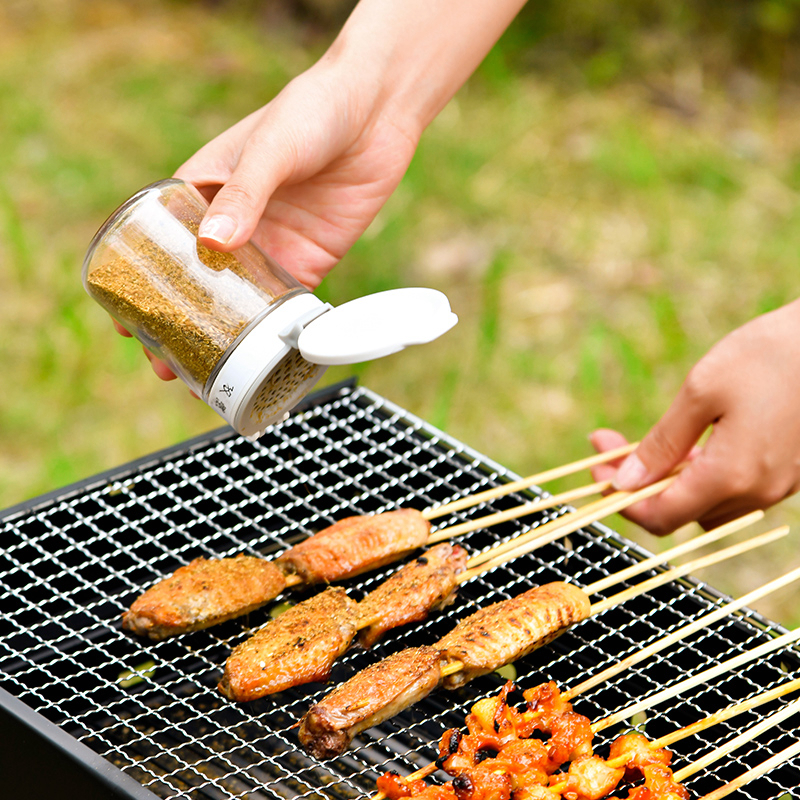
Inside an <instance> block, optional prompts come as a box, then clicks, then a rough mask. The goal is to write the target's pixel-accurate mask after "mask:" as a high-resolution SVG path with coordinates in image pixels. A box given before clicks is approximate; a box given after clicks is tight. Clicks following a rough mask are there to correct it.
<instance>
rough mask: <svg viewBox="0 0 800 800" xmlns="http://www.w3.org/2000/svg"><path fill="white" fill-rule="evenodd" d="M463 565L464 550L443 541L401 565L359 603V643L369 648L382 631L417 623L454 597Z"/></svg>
mask: <svg viewBox="0 0 800 800" xmlns="http://www.w3.org/2000/svg"><path fill="white" fill-rule="evenodd" d="M466 568H467V551H466V550H464V548H463V547H460V546H459V545H457V544H456V545H452V544H449V543H447V542H443V543H442V544H437V545H435V546H434V547H431V548H430V550H426V551H425V552H424V553H423V554H422V555H421V556H420V557H419V558H417V559H415V560H414V561H412V562H411V563H409V564H406V565H405V566H403V567H401V568H400V569H399V570H398V571H397V572H395V573H394V575H392V576H391V577H390V578H388V579H387V580H385V581H384V582H383V583H382V584H381V585H380V586H378V588H377V589H375V590H373V591H372V592H370V593H369V594H368V595H367V596H366V597H365V598H364V599H363V600H362V601H361V602H360V603H359V604H358V613H359V628H360V629H361V630H360V632H359V634H358V641H359V643H360V644H361V645H362V646H363V647H366V648H369V647H372V645H373V644H375V642H377V641H378V639H380V637H381V636H383V634H384V633H385V632H386V631H388V630H390V629H392V628H398V627H400V626H401V625H407V624H409V623H411V622H421V621H422V620H424V619H426V618H427V617H428V615H429V614H430V612H431V611H435V610H437V609H439V608H444V606H446V605H448V604H449V603H451V602H452V601H453V600H454V599H455V595H456V587H457V586H458V581H457V580H456V579H457V577H458V576H459V575H460V574H461V573H462V572H464V570H466Z"/></svg>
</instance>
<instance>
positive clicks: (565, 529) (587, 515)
mask: <svg viewBox="0 0 800 800" xmlns="http://www.w3.org/2000/svg"><path fill="white" fill-rule="evenodd" d="M676 477H677V476H675V475H670V476H669V477H667V478H663V479H662V480H660V481H657V482H656V483H653V484H650V486H645V487H644V488H643V489H638V490H637V491H635V492H614V494H611V495H609V496H608V497H604V498H602V499H601V500H595V501H594V502H593V503H587V504H586V505H585V506H582V507H581V508H579V509H578V510H577V511H573V512H570V513H569V514H565V515H564V516H562V517H559V518H558V519H554V520H551V521H550V522H546V523H545V524H544V525H540V526H539V527H538V528H534V529H533V530H532V531H530V532H529V533H527V534H524V535H522V536H517V537H516V538H515V539H513V540H512V541H510V542H506V544H504V545H499V546H498V547H496V548H494V549H493V550H492V555H491V556H487V553H481V554H479V555H477V556H474V557H473V558H471V559H470V560H469V562H468V566H469V567H470V568H472V567H476V566H478V565H479V564H482V563H483V562H484V561H488V560H489V559H490V558H491V559H493V560H498V559H499V557H500V555H502V554H505V553H511V552H514V551H515V550H521V549H522V548H523V547H527V545H528V543H529V542H532V541H535V542H536V545H535V546H536V547H541V546H543V545H545V544H549V543H550V542H553V541H555V540H556V539H560V538H561V537H562V536H566V535H567V534H568V533H573V532H574V531H576V530H578V529H579V528H582V527H584V526H586V525H589V524H591V523H592V522H597V520H599V519H602V518H603V517H606V516H609V515H610V514H615V513H616V512H617V511H621V510H622V509H624V508H627V507H628V506H631V505H633V504H634V503H638V502H639V501H640V500H644V499H646V498H648V497H652V496H653V495H656V494H659V493H660V492H663V491H664V489H666V488H667V487H668V486H669V485H670V484H671V483H672V482H673V481H674V480H675V478H676ZM522 552H525V551H522ZM510 557H512V558H513V556H510ZM497 563H498V564H501V563H503V562H502V561H498V562H497Z"/></svg>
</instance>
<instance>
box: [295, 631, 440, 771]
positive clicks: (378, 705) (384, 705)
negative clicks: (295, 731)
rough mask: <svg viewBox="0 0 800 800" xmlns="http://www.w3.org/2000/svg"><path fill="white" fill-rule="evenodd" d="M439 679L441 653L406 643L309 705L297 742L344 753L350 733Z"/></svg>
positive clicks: (316, 750)
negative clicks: (407, 645) (319, 700)
mask: <svg viewBox="0 0 800 800" xmlns="http://www.w3.org/2000/svg"><path fill="white" fill-rule="evenodd" d="M441 681H442V654H441V653H440V652H439V651H438V650H436V649H435V648H433V647H410V648H407V649H406V650H401V651H400V652H399V653H395V654H394V655H392V656H389V657H388V658H387V659H385V660H383V661H381V662H379V663H378V664H373V665H372V666H371V667H367V668H366V669H365V670H362V671H361V672H359V673H357V674H356V675H354V676H353V677H352V678H351V679H350V680H349V681H347V682H346V683H343V684H342V685H341V686H340V687H339V688H338V689H335V690H334V691H333V692H331V693H330V694H329V695H328V696H327V697H325V698H323V700H322V701H321V702H319V703H317V704H316V705H315V706H312V708H311V709H309V711H308V713H307V714H306V715H305V716H304V717H303V720H302V723H301V725H300V732H299V735H300V742H301V744H302V745H303V747H304V748H305V749H306V751H307V752H309V753H311V754H312V755H313V756H316V757H317V758H333V757H334V756H337V755H340V754H341V753H343V752H344V751H345V750H346V749H347V747H348V745H349V744H350V742H351V740H352V738H353V737H354V736H355V735H356V734H358V733H360V732H361V731H363V730H366V729H367V728H371V727H372V726H373V725H378V724H379V723H381V722H383V721H384V720H386V719H389V718H390V717H393V716H394V715H395V714H397V713H399V712H400V711H402V710H403V709H404V708H408V707H409V706H411V705H413V704H414V703H416V702H417V701H418V700H421V699H422V698H423V697H426V696H427V695H429V694H430V693H431V692H432V691H433V690H434V689H436V688H437V687H438V686H439V684H440V683H441Z"/></svg>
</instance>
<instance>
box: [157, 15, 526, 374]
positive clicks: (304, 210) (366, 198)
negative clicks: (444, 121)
mask: <svg viewBox="0 0 800 800" xmlns="http://www.w3.org/2000/svg"><path fill="white" fill-rule="evenodd" d="M523 5H524V0H493V2H490V3H487V2H485V1H484V0H361V2H360V3H359V4H358V5H357V6H356V8H355V9H354V10H353V12H352V14H351V15H350V17H349V19H348V20H347V22H346V23H345V25H344V27H343V28H342V30H341V32H340V33H339V35H338V36H337V37H336V39H335V41H334V42H333V43H332V44H331V46H330V48H329V49H328V50H327V52H326V53H325V54H324V55H323V56H322V58H320V60H319V61H318V62H317V63H316V64H314V65H313V66H312V67H311V68H309V69H308V70H307V71H306V72H304V73H302V74H301V75H299V76H298V77H296V78H295V79H294V80H292V81H291V82H290V83H289V84H287V86H286V87H285V88H284V89H283V90H282V91H281V92H280V93H279V94H278V95H277V96H276V97H275V98H274V99H273V100H271V101H270V102H269V103H267V104H266V105H265V106H263V107H262V108H260V109H258V110H257V111H255V112H253V113H252V114H250V115H249V116H248V117H246V118H245V119H243V120H241V121H239V122H237V123H236V124H235V125H233V127H231V128H229V129H228V130H226V131H225V132H223V133H222V134H220V135H219V136H218V137H216V138H215V139H213V140H212V141H211V142H209V143H208V144H207V145H205V146H204V147H203V148H201V149H200V150H199V151H198V152H197V153H195V154H194V155H193V156H192V157H191V158H190V159H189V160H188V161H187V162H186V163H185V164H183V165H182V166H181V167H180V168H179V169H178V170H177V172H176V176H177V177H180V178H182V179H184V180H186V181H188V182H190V183H193V184H195V185H196V186H197V187H198V188H200V189H201V191H203V193H204V194H205V195H206V197H207V198H208V199H210V200H211V206H210V208H209V211H208V213H207V215H206V218H205V220H204V223H203V225H202V227H201V229H200V238H201V239H202V241H203V243H204V244H206V245H208V246H209V247H212V248H215V249H218V250H232V249H235V248H236V247H239V246H241V245H242V244H244V243H245V242H246V241H248V240H250V239H252V240H253V241H254V242H255V243H256V244H258V245H259V246H261V247H262V249H264V250H265V251H266V252H267V253H268V254H269V255H270V256H272V257H273V258H274V259H275V260H276V261H277V262H278V263H279V264H281V265H282V266H284V267H285V268H286V269H287V270H288V271H289V272H291V273H292V274H293V275H294V276H295V277H296V278H297V279H298V280H300V281H301V282H302V283H304V284H306V285H307V286H309V287H310V288H314V287H315V286H316V285H317V284H318V283H319V282H320V281H321V280H322V279H323V277H324V276H325V275H326V274H327V273H328V272H329V271H330V270H331V269H332V268H333V267H334V266H335V264H337V263H338V261H339V260H340V259H341V258H342V256H343V255H344V254H345V253H346V252H347V250H349V248H350V247H351V246H352V245H353V243H354V242H355V241H356V240H357V239H358V238H359V236H361V234H362V233H363V232H364V231H365V230H366V228H367V226H368V225H369V224H370V222H371V221H372V220H373V219H374V217H375V215H376V214H377V213H378V211H379V210H380V209H381V208H382V206H383V205H384V203H385V202H386V201H387V200H388V198H389V197H390V195H391V194H392V192H393V191H394V189H395V188H396V187H397V185H398V184H399V182H400V180H401V179H402V177H403V175H404V173H405V171H406V169H407V168H408V165H409V163H410V162H411V159H412V157H413V155H414V152H415V150H416V146H417V143H418V141H419V137H420V136H421V135H422V132H423V131H424V129H425V127H426V126H427V125H428V124H429V123H430V122H431V121H432V120H433V119H434V117H435V116H436V115H437V114H438V113H439V111H441V109H442V108H444V106H445V105H446V104H447V102H448V101H449V100H450V98H451V97H452V96H453V95H454V94H455V93H456V91H457V90H458V89H459V87H460V86H461V85H462V84H463V83H464V82H465V81H466V80H467V78H468V77H469V76H470V75H471V74H472V72H473V71H474V70H475V69H476V67H477V66H478V65H479V64H480V62H481V61H482V60H483V58H484V56H485V55H486V53H487V52H488V51H489V50H490V49H491V47H492V46H493V45H494V43H495V42H496V40H497V39H498V38H499V36H500V35H501V34H502V32H503V31H504V30H505V28H506V27H507V26H508V24H509V23H510V22H511V20H512V19H513V18H514V16H515V15H516V14H517V12H518V11H519V9H520V8H521V7H522V6H523ZM148 357H149V358H150V361H151V363H152V364H153V368H154V370H155V371H156V374H158V375H159V377H162V378H164V379H170V378H172V377H174V375H173V374H172V372H171V371H170V370H169V368H168V367H167V366H166V365H165V364H163V363H162V362H160V361H158V360H157V359H155V358H154V357H152V356H150V355H149V354H148Z"/></svg>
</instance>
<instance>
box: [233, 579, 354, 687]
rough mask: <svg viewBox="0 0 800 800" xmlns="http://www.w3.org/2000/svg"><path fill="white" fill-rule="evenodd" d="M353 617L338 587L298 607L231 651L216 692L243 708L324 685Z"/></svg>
mask: <svg viewBox="0 0 800 800" xmlns="http://www.w3.org/2000/svg"><path fill="white" fill-rule="evenodd" d="M357 617H358V612H357V610H356V603H355V602H354V601H353V600H351V599H350V598H349V597H348V596H347V594H346V593H345V591H344V589H342V588H340V587H331V588H329V589H326V590H325V591H324V592H321V593H320V594H318V595H315V596H314V597H310V598H309V599H308V600H304V601H303V602H302V603H298V604H297V605H296V606H293V607H292V608H290V609H289V610H288V611H286V612H284V613H283V614H281V615H280V616H279V617H277V618H276V619H273V620H270V621H269V622H268V623H267V624H266V625H265V626H264V627H263V628H261V630H259V631H258V632H257V633H256V634H255V635H254V636H251V637H250V638H249V639H247V640H246V641H244V642H242V643H241V644H240V645H238V646H237V647H235V648H234V650H233V652H232V653H231V654H230V656H229V657H228V660H227V662H226V663H225V672H224V675H223V676H222V680H221V681H220V682H219V685H218V687H217V688H218V689H219V690H220V692H222V694H224V695H225V696H226V697H228V698H230V699H231V700H237V701H239V702H245V701H248V700H256V699H257V698H259V697H265V696H266V695H268V694H274V693H275V692H281V691H283V690H285V689H289V688H290V687H292V686H300V685H301V684H303V683H311V682H312V681H324V680H327V678H328V676H329V675H330V671H331V665H332V664H333V662H334V661H335V660H336V659H337V658H339V656H340V655H341V654H342V653H343V652H344V651H345V650H347V648H348V647H349V646H350V643H351V642H352V641H353V638H354V637H355V635H356V619H357Z"/></svg>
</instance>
